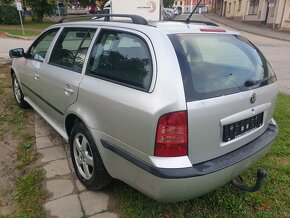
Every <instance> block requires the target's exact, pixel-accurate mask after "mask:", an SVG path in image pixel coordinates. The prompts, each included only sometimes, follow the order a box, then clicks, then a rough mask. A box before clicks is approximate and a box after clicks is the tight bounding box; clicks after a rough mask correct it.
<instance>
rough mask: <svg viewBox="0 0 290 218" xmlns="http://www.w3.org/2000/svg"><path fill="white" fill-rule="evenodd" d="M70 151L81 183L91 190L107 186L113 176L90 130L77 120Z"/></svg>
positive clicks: (70, 140) (71, 135)
mask: <svg viewBox="0 0 290 218" xmlns="http://www.w3.org/2000/svg"><path fill="white" fill-rule="evenodd" d="M69 143H70V151H71V158H72V162H73V166H74V169H75V172H76V175H77V177H78V178H79V180H80V181H81V183H82V184H83V185H84V186H86V187H87V188H88V189H91V190H100V189H102V188H104V187H105V186H107V185H108V184H109V183H110V181H111V177H110V175H109V174H108V172H107V170H106V168H105V166H104V164H103V161H102V159H101V156H100V154H99V152H98V149H97V146H96V143H95V142H94V140H93V138H92V136H91V134H90V132H89V131H88V129H87V128H86V126H85V125H84V124H83V123H81V122H77V123H76V124H75V125H74V127H73V129H72V132H71V134H70V139H69Z"/></svg>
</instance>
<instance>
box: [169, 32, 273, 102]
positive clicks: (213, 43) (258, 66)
mask: <svg viewBox="0 0 290 218" xmlns="http://www.w3.org/2000/svg"><path fill="white" fill-rule="evenodd" d="M169 38H170V40H171V42H172V44H173V46H174V48H175V51H176V55H177V57H178V60H179V65H180V68H181V72H182V77H183V82H184V88H185V93H186V98H187V100H188V101H190V100H198V99H205V98H211V97H217V96H222V95H227V94H233V93H236V92H240V91H246V90H249V89H252V88H256V87H260V86H264V85H267V84H269V83H272V82H274V81H276V77H275V76H274V73H273V71H272V69H271V67H270V65H269V64H268V62H267V60H266V59H265V57H264V56H263V55H262V53H261V52H260V51H259V50H258V49H257V48H256V47H255V46H254V45H253V44H252V43H251V42H249V41H248V40H247V39H246V38H245V37H243V36H238V35H225V34H174V35H170V36H169Z"/></svg>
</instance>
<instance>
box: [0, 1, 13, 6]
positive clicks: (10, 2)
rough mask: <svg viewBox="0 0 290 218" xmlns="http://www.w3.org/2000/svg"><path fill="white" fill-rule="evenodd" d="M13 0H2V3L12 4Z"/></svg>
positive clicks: (0, 3)
mask: <svg viewBox="0 0 290 218" xmlns="http://www.w3.org/2000/svg"><path fill="white" fill-rule="evenodd" d="M13 2H14V1H13V0H0V5H11V4H12V3H13Z"/></svg>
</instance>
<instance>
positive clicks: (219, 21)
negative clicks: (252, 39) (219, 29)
mask: <svg viewBox="0 0 290 218" xmlns="http://www.w3.org/2000/svg"><path fill="white" fill-rule="evenodd" d="M204 16H205V17H206V18H208V19H210V20H214V21H216V22H218V23H221V24H223V25H225V26H229V27H232V28H235V29H237V30H240V31H243V32H247V33H252V34H255V35H259V36H263V37H267V38H272V39H277V40H282V41H286V42H290V40H289V39H284V38H279V37H275V36H268V35H264V34H261V33H257V32H253V31H249V30H245V29H243V28H239V27H237V26H235V25H231V24H229V23H226V22H223V21H221V20H218V19H215V18H213V17H210V16H208V15H206V14H205V15H204Z"/></svg>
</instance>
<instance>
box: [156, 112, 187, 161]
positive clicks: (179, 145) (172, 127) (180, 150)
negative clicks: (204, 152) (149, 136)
mask: <svg viewBox="0 0 290 218" xmlns="http://www.w3.org/2000/svg"><path fill="white" fill-rule="evenodd" d="M187 138H188V136H187V113H186V111H180V112H174V113H169V114H164V115H163V116H161V117H160V118H159V121H158V124H157V133H156V139H155V152H154V155H155V156H159V157H177V156H184V155H187V152H188V150H187V147H188V146H187Z"/></svg>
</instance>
